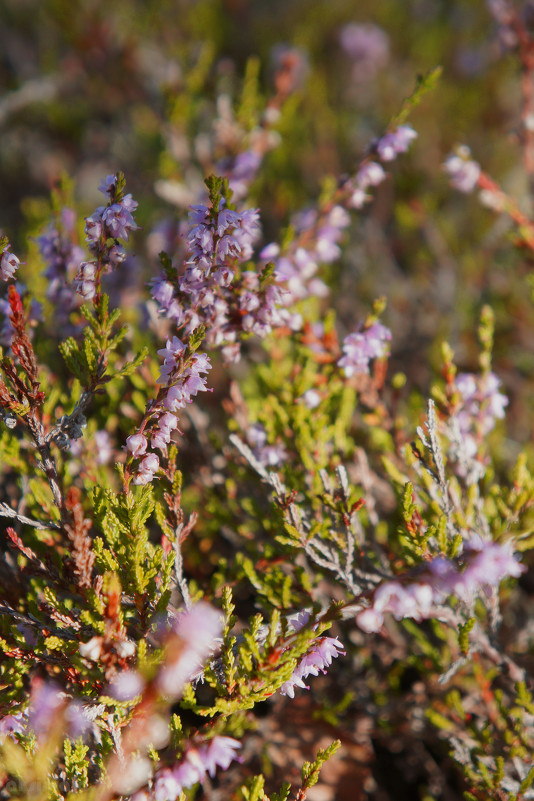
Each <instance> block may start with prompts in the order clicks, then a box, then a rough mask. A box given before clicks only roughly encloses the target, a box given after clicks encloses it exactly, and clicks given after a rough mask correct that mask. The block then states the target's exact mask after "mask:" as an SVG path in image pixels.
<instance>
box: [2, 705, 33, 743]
mask: <svg viewBox="0 0 534 801" xmlns="http://www.w3.org/2000/svg"><path fill="white" fill-rule="evenodd" d="M26 725H27V721H26V716H25V714H24V713H23V712H16V713H15V714H14V715H6V716H5V717H3V718H2V719H1V720H0V743H1V742H2V740H3V739H4V737H6V736H10V737H12V736H13V735H14V734H24V733H25V732H26Z"/></svg>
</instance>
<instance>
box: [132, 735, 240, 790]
mask: <svg viewBox="0 0 534 801" xmlns="http://www.w3.org/2000/svg"><path fill="white" fill-rule="evenodd" d="M240 748H241V743H240V742H238V740H234V739H233V737H221V736H218V735H216V736H215V737H214V738H213V739H212V740H210V742H209V743H207V744H206V745H201V746H199V747H197V748H193V747H192V748H189V749H188V750H187V751H186V753H185V755H184V758H183V759H182V760H181V761H180V762H179V763H178V764H177V765H175V766H174V767H172V768H162V769H161V770H159V771H158V773H157V774H156V778H155V780H154V790H153V798H154V799H155V801H176V799H177V798H178V797H179V796H180V794H181V793H182V791H183V790H185V789H187V788H189V787H193V785H195V784H199V783H200V784H202V783H203V782H204V779H205V778H206V776H207V774H209V775H210V776H212V777H213V776H215V772H216V770H217V768H221V769H222V770H227V768H228V767H229V766H230V764H231V763H232V762H233V761H234V760H235V759H237V751H238V750H239V749H240ZM146 798H148V796H147V795H146V793H144V792H143V791H141V792H140V793H136V795H135V796H133V798H132V801H143V799H146Z"/></svg>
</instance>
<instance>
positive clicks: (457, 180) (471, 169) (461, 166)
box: [443, 145, 481, 193]
mask: <svg viewBox="0 0 534 801" xmlns="http://www.w3.org/2000/svg"><path fill="white" fill-rule="evenodd" d="M470 156H471V151H470V150H469V148H468V147H466V146H465V145H461V146H460V147H457V148H456V151H455V152H454V153H451V155H450V156H448V157H447V158H446V159H445V162H444V164H443V169H444V170H445V172H446V173H447V175H448V176H449V180H450V183H451V186H453V187H454V188H455V189H458V190H459V191H460V192H466V193H469V192H472V191H473V189H474V188H475V186H476V185H477V183H478V179H479V177H480V172H481V170H480V165H479V164H477V162H476V161H473V160H472V159H471V158H470Z"/></svg>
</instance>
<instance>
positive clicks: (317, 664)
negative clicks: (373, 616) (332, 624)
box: [280, 637, 345, 698]
mask: <svg viewBox="0 0 534 801" xmlns="http://www.w3.org/2000/svg"><path fill="white" fill-rule="evenodd" d="M344 653H345V651H344V650H343V644H342V643H341V642H340V641H339V640H338V639H335V638H334V637H321V638H320V639H319V640H318V641H317V643H316V644H314V646H313V647H312V648H311V649H310V650H309V651H308V652H307V653H306V654H305V655H304V656H303V657H302V659H301V661H300V662H299V664H298V665H297V667H296V668H295V670H294V671H293V673H292V675H291V676H290V678H289V679H288V680H287V681H285V682H284V683H283V684H282V686H281V687H280V693H281V694H282V695H288V696H289V697H290V698H294V697H295V689H294V688H295V687H302V688H303V689H306V690H309V687H308V686H307V685H306V684H305V683H304V679H305V678H306V677H307V676H318V675H319V672H321V673H326V668H327V667H329V666H330V665H331V664H332V660H333V659H335V658H337V657H338V656H339V655H340V654H344Z"/></svg>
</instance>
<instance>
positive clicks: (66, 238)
mask: <svg viewBox="0 0 534 801" xmlns="http://www.w3.org/2000/svg"><path fill="white" fill-rule="evenodd" d="M75 224H76V215H75V213H74V211H73V210H72V209H70V208H67V207H64V208H63V209H62V210H61V212H60V213H59V215H58V218H57V220H56V221H54V222H53V223H52V224H51V225H50V226H49V227H48V228H47V230H46V231H45V232H44V233H43V234H41V235H40V236H38V237H36V240H35V241H36V242H37V246H38V248H39V252H40V254H41V257H42V258H43V260H44V261H45V263H46V268H45V270H44V275H45V277H46V278H47V279H48V286H47V289H46V297H47V298H48V300H49V301H50V302H51V303H52V304H53V305H54V307H55V314H56V320H57V322H58V324H60V325H65V324H66V323H68V319H69V315H70V312H71V311H72V310H73V309H74V308H76V306H77V300H76V295H75V293H74V291H73V288H72V286H71V283H70V281H71V280H72V275H73V273H74V272H76V271H77V270H78V268H79V266H80V264H81V263H82V261H83V259H84V256H85V253H84V251H83V249H82V248H81V247H79V245H77V244H76V241H75V234H76V232H75Z"/></svg>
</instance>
